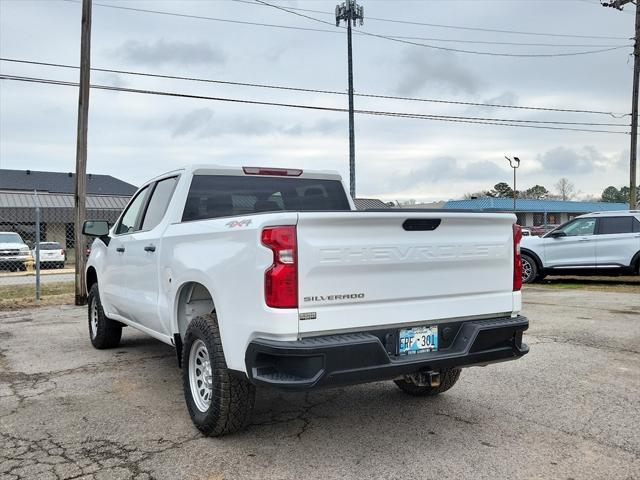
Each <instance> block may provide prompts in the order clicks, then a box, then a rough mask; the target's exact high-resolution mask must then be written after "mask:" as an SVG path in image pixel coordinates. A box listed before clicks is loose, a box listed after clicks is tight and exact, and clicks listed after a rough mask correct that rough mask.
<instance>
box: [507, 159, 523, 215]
mask: <svg viewBox="0 0 640 480" xmlns="http://www.w3.org/2000/svg"><path fill="white" fill-rule="evenodd" d="M504 158H506V159H507V160H508V161H509V166H510V167H511V168H513V213H516V198H517V197H518V190H517V184H516V170H517V169H518V167H520V159H519V158H518V157H513V160H511V159H510V158H509V157H507V156H506V155H505V156H504Z"/></svg>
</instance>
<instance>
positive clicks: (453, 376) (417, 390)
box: [394, 368, 461, 397]
mask: <svg viewBox="0 0 640 480" xmlns="http://www.w3.org/2000/svg"><path fill="white" fill-rule="evenodd" d="M460 372H461V370H460V369H459V368H447V369H443V370H441V371H440V385H439V386H437V387H432V386H431V385H417V384H416V383H414V382H413V380H411V379H410V378H409V377H405V378H403V379H402V380H394V383H395V384H396V385H397V386H398V388H399V389H400V390H402V391H403V392H404V393H406V394H407V395H411V396H413V397H433V396H435V395H439V394H441V393H444V392H446V391H447V390H449V389H450V388H452V387H453V386H454V385H455V384H456V382H457V381H458V379H459V378H460Z"/></svg>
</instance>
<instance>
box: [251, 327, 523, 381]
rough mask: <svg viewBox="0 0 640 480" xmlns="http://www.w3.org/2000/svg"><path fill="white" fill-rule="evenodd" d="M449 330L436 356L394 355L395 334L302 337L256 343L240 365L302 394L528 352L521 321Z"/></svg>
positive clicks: (259, 378) (254, 378) (256, 378)
mask: <svg viewBox="0 0 640 480" xmlns="http://www.w3.org/2000/svg"><path fill="white" fill-rule="evenodd" d="M447 327H449V332H448V333H447V335H448V336H449V337H450V338H449V341H447V339H446V337H445V338H444V342H443V344H444V345H443V347H444V348H441V349H440V350H438V351H437V352H426V353H418V354H415V355H405V356H399V355H397V337H398V330H397V329H395V330H387V331H374V332H362V333H350V334H344V335H331V336H325V337H313V338H306V339H303V340H299V341H293V342H282V341H274V340H266V339H256V340H254V341H253V342H251V343H250V344H249V347H248V348H247V352H246V355H245V363H246V367H247V374H248V376H249V379H250V380H251V381H252V382H253V383H255V384H260V385H269V386H272V387H276V388H280V389H285V390H307V389H311V388H317V387H332V386H340V385H350V384H356V383H365V382H373V381H378V380H385V379H392V378H397V377H400V376H402V375H406V374H411V373H416V372H419V371H439V370H440V369H442V368H454V367H469V366H473V365H488V364H490V363H496V362H502V361H507V360H515V359H517V358H519V357H521V356H523V355H525V354H526V353H528V352H529V347H528V346H527V345H525V344H523V343H522V333H523V332H524V331H525V330H526V329H527V328H528V327H529V321H528V320H527V319H526V318H525V317H522V316H518V317H513V318H512V317H499V318H492V319H488V320H472V321H467V322H458V323H454V324H451V325H449V324H442V325H440V329H441V331H442V332H443V334H444V332H445V330H446V329H447Z"/></svg>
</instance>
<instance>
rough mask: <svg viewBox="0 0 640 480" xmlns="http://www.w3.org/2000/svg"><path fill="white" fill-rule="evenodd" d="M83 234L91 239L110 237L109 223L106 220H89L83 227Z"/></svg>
mask: <svg viewBox="0 0 640 480" xmlns="http://www.w3.org/2000/svg"><path fill="white" fill-rule="evenodd" d="M82 233H83V235H88V236H90V237H106V236H108V235H109V223H107V222H105V221H104V220H87V221H86V222H84V224H83V225H82Z"/></svg>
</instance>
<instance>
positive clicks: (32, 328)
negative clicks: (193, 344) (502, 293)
mask: <svg viewBox="0 0 640 480" xmlns="http://www.w3.org/2000/svg"><path fill="white" fill-rule="evenodd" d="M639 297H640V296H639V295H637V294H634V293H619V292H593V291H579V290H562V289H548V288H541V287H534V288H528V289H527V290H526V292H525V294H524V299H525V303H524V312H523V313H524V314H525V315H527V316H528V317H529V318H530V321H531V328H530V330H529V331H528V332H527V333H526V334H525V341H526V342H527V343H529V345H530V346H531V352H530V353H529V355H527V356H525V357H524V358H522V359H520V360H517V361H515V362H507V363H502V364H497V365H492V366H489V367H486V368H478V367H476V368H470V369H466V370H464V371H463V373H462V376H461V378H460V381H459V382H458V384H457V385H456V386H455V387H454V388H453V389H452V390H450V391H449V392H447V393H445V394H443V395H441V396H439V397H437V398H412V397H409V396H406V395H405V394H403V393H402V392H400V391H399V390H398V389H397V388H396V387H395V385H394V384H393V383H392V382H379V383H373V384H367V385H359V386H354V387H349V388H340V389H334V390H324V391H318V392H312V393H307V394H286V393H282V394H281V393H278V392H274V391H270V390H260V391H259V392H258V396H257V402H256V410H255V414H254V417H253V421H252V424H251V426H250V427H249V428H248V429H246V430H245V431H243V432H240V433H238V434H234V435H231V436H228V437H224V438H204V437H202V436H201V435H200V433H199V432H198V431H197V430H196V429H195V428H194V427H193V426H192V424H191V421H190V419H189V415H188V413H187V410H186V407H185V404H184V398H183V393H182V383H181V377H180V370H179V369H178V368H177V363H176V359H175V355H174V351H173V349H171V348H170V347H168V346H166V345H164V344H162V343H160V342H158V341H156V340H153V339H151V338H149V337H146V336H144V335H143V334H140V333H137V332H135V331H134V330H133V329H131V328H127V329H125V333H124V335H123V341H122V344H121V345H120V347H118V348H116V349H113V350H107V351H98V350H95V349H93V348H92V347H91V344H90V342H89V339H88V333H87V321H86V312H85V309H84V308H79V307H72V306H62V307H60V306H57V307H41V308H38V309H31V310H21V311H11V312H0V477H1V478H3V479H4V478H6V479H23V478H24V479H26V478H29V479H31V478H33V479H36V478H37V479H47V478H52V479H53V478H96V479H103V478H104V479H118V478H135V479H150V478H161V479H218V480H220V479H229V480H235V479H263V478H264V479H322V480H330V479H342V478H355V479H362V478H367V479H369V478H372V479H467V478H468V479H513V478H515V479H539V478H540V479H541V478H544V479H576V480H577V479H590V480H591V479H603V478H606V479H607V480H613V479H627V480H630V479H637V478H639V477H640V429H639V428H638V425H639V424H640V346H639V344H640V298H639Z"/></svg>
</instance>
